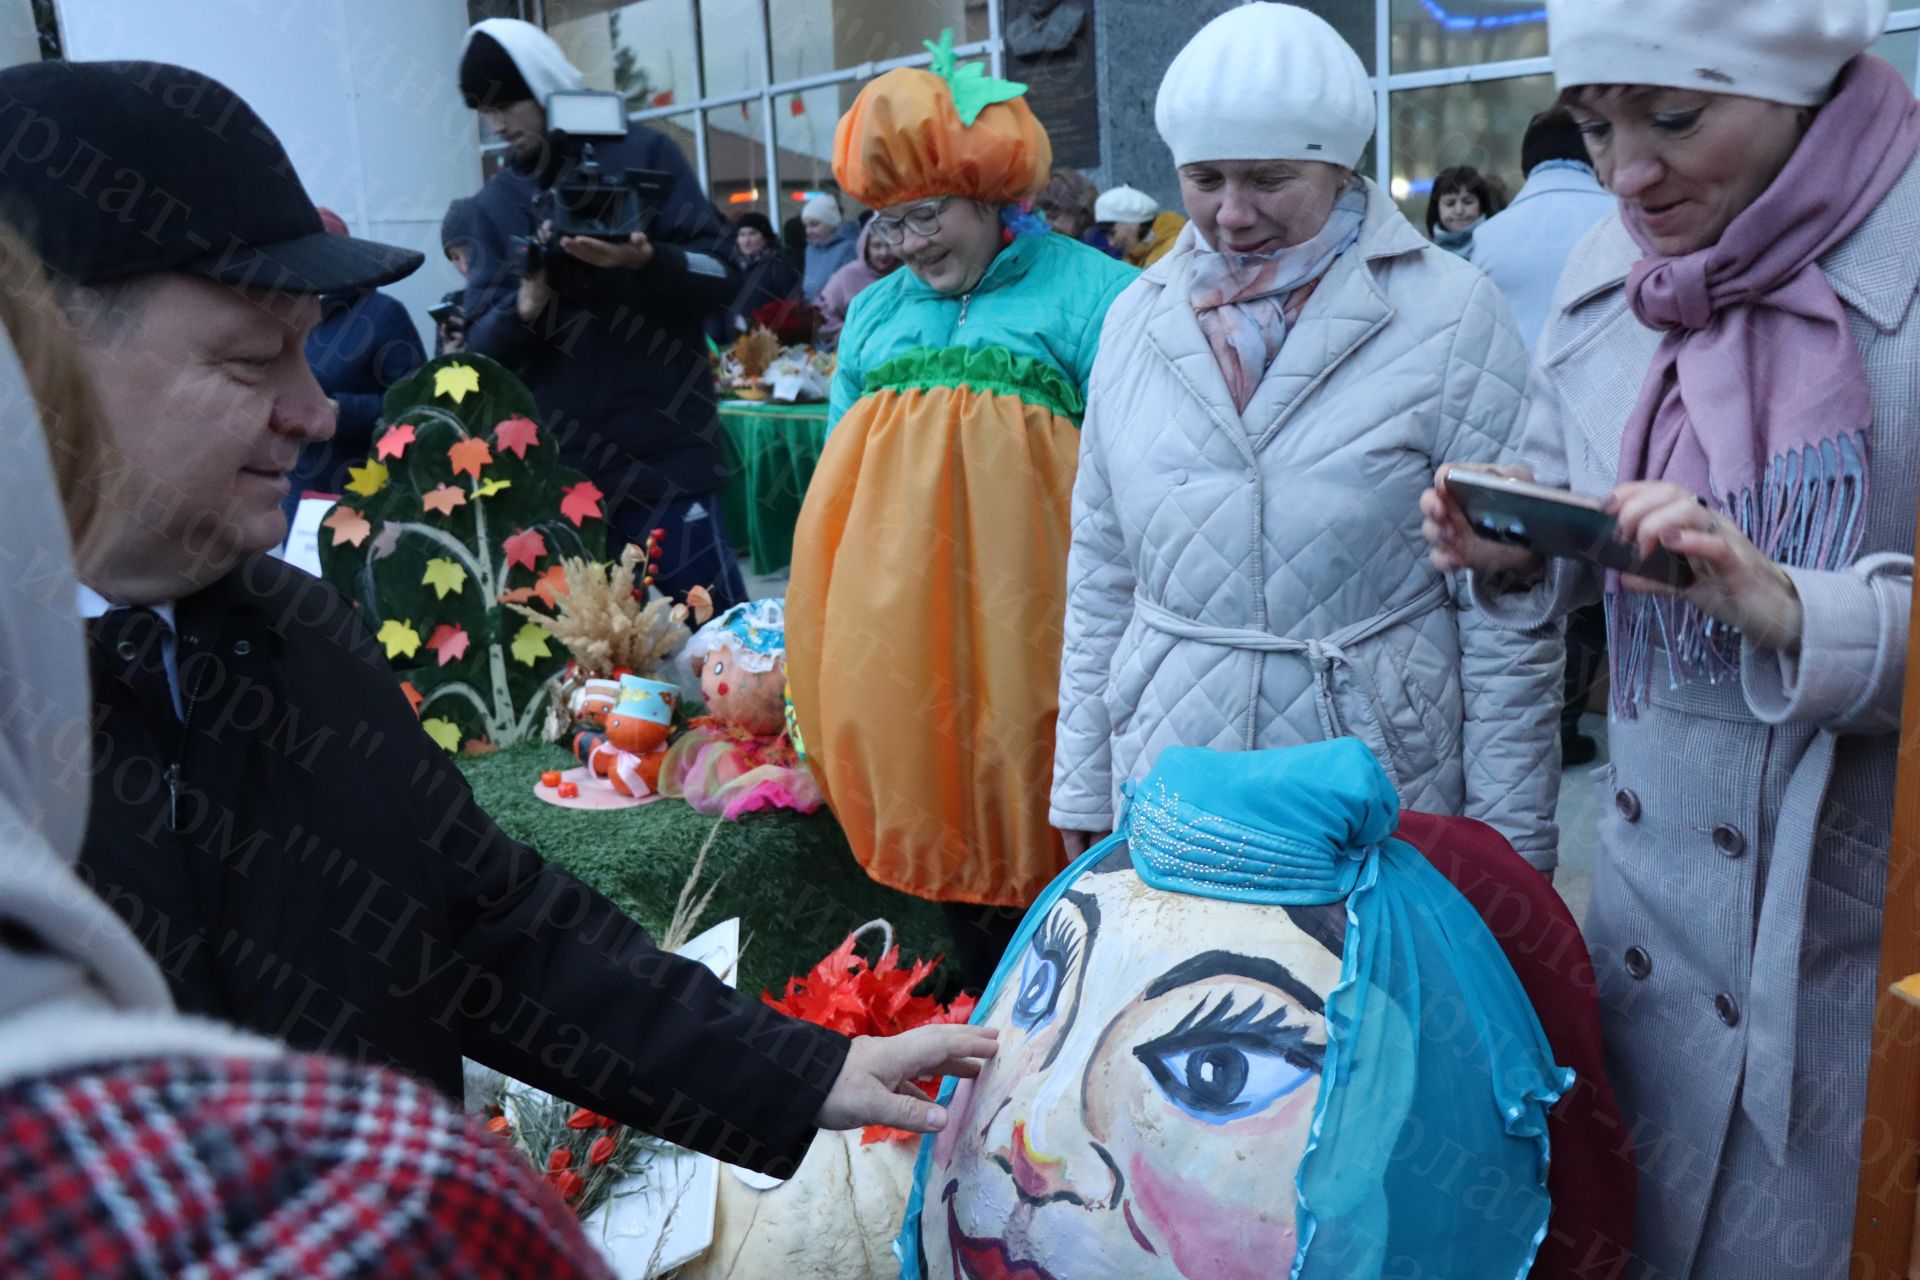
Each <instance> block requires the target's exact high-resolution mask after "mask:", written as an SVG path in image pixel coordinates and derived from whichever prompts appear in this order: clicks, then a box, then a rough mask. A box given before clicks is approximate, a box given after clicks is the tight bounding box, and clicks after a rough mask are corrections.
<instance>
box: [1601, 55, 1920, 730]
mask: <svg viewBox="0 0 1920 1280" xmlns="http://www.w3.org/2000/svg"><path fill="white" fill-rule="evenodd" d="M1839 84H1840V87H1839V91H1838V92H1837V93H1836V94H1835V95H1834V97H1833V99H1832V100H1831V101H1830V102H1828V103H1827V105H1826V106H1825V107H1823V108H1822V109H1821V110H1820V112H1819V114H1818V115H1816V116H1815V117H1814V120H1813V123H1812V125H1811V126H1810V127H1809V128H1808V130H1807V133H1806V136H1805V137H1804V138H1802V139H1801V141H1800V145H1799V147H1798V148H1797V149H1796V150H1795V151H1794V153H1793V156H1792V158H1791V159H1789V160H1788V161H1787V165H1786V168H1785V169H1783V170H1782V171H1781V173H1780V176H1779V177H1778V178H1776V179H1774V181H1773V184H1772V185H1771V186H1769V187H1768V188H1767V190H1766V191H1765V192H1764V193H1763V194H1762V195H1761V196H1760V198H1759V199H1758V200H1756V201H1754V203H1753V204H1751V205H1749V206H1748V207H1747V208H1746V209H1745V210H1744V211H1742V212H1741V213H1740V214H1739V215H1738V216H1737V217H1735V218H1734V220H1733V221H1732V223H1731V224H1729V225H1728V227H1727V229H1726V231H1725V232H1723V233H1722V234H1721V236H1720V239H1719V240H1718V241H1717V242H1716V243H1714V244H1712V245H1709V246H1708V247H1706V248H1704V249H1701V250H1698V251H1697V252H1694V253H1690V254H1686V255H1685V256H1682V257H1677V258H1667V257H1660V256H1658V255H1656V254H1654V252H1653V250H1652V248H1651V246H1650V245H1649V243H1648V240H1647V236H1646V233H1645V231H1644V230H1643V229H1642V228H1641V227H1640V226H1639V225H1638V224H1637V219H1635V217H1634V216H1633V215H1632V214H1631V213H1626V214H1625V222H1626V226H1627V230H1628V232H1629V233H1630V234H1631V235H1632V236H1633V238H1634V240H1635V242H1636V243H1638V244H1639V245H1640V247H1641V248H1642V249H1643V250H1645V251H1646V253H1647V256H1646V257H1645V258H1642V259H1641V260H1640V262H1639V263H1638V264H1636V265H1635V266H1634V268H1633V271H1632V273H1631V274H1630V275H1629V276H1628V277H1627V298H1628V301H1629V303H1630V304H1631V305H1632V307H1633V311H1634V314H1635V315H1636V316H1638V317H1639V318H1640V320H1641V322H1642V323H1643V324H1645V325H1647V326H1648V327H1650V328H1654V329H1660V330H1664V331H1665V334H1666V336H1665V338H1664V339H1662V341H1661V343H1660V347H1659V350H1658V351H1657V352H1656V354H1655V355H1654V359H1653V364H1652V367H1650V368H1649V369H1648V370H1647V377H1646V381H1645V382H1644V383H1643V384H1642V385H1641V389H1640V399H1639V402H1638V403H1637V404H1635V406H1634V409H1633V412H1632V414H1631V416H1629V417H1628V419H1627V422H1626V426H1625V428H1624V430H1623V432H1622V436H1621V441H1620V473H1619V480H1620V483H1622V484H1625V483H1627V482H1629V481H1634V480H1665V481H1669V482H1671V483H1674V484H1678V485H1680V486H1682V487H1683V488H1686V489H1689V490H1691V491H1693V492H1694V493H1696V494H1699V495H1701V496H1702V497H1704V498H1706V499H1707V500H1708V501H1709V502H1711V503H1712V504H1713V506H1714V508H1715V509H1716V510H1718V511H1720V512H1722V513H1723V514H1725V515H1726V516H1728V517H1729V518H1730V519H1732V520H1733V521H1734V523H1735V524H1737V525H1738V526H1739V528H1740V531H1741V532H1742V533H1744V534H1746V536H1747V537H1748V538H1750V539H1751V540H1752V541H1753V543H1754V545H1755V546H1757V547H1759V548H1760V550H1761V551H1763V552H1765V553H1766V554H1767V555H1768V556H1769V557H1770V558H1772V559H1773V560H1775V561H1777V562H1779V563H1781V564H1785V565H1791V566H1793V567H1796V568H1808V569H1833V568H1838V567H1840V566H1841V565H1844V564H1847V563H1849V562H1850V561H1851V560H1852V559H1853V557H1854V555H1855V553H1856V551H1857V550H1858V548H1859V544H1860V537H1861V532H1862V527H1863V525H1864V521H1865V510H1866V499H1867V447H1868V428H1869V426H1870V425H1871V421H1872V416H1873V409H1872V405H1871V403H1870V401H1869V399H1868V394H1867V374H1866V366H1865V365H1864V363H1863V362H1862V361H1861V358H1860V352H1859V350H1858V348H1856V347H1855V346H1854V342H1853V335H1852V334H1851V333H1850V332H1849V330H1848V327H1847V318H1846V314H1845V313H1844V312H1843V311H1842V309H1841V306H1840V299H1839V298H1838V297H1836V296H1835V294H1834V292H1833V286H1832V285H1830V284H1829V283H1828V282H1827V278H1826V276H1825V275H1824V274H1823V273H1822V272H1821V270H1820V267H1819V259H1820V257H1821V256H1822V255H1823V254H1825V253H1826V252H1827V251H1829V250H1830V249H1832V248H1833V247H1834V246H1835V245H1838V244H1839V243H1840V242H1841V241H1843V240H1845V239H1846V238H1847V237H1848V236H1849V235H1851V234H1853V232H1854V230H1855V229H1856V228H1858V227H1859V226H1860V224H1861V223H1863V222H1865V221H1866V219H1867V215H1868V214H1870V213H1872V212H1873V210H1874V208H1875V206H1877V205H1878V204H1879V203H1880V201H1881V200H1882V199H1883V198H1884V197H1885V196H1886V194H1887V193H1888V192H1889V191H1891V190H1892V189H1893V186H1894V184H1895V183H1896V182H1898V181H1899V179H1900V176H1901V175H1902V174H1903V173H1904V172H1905V171H1906V168H1907V165H1908V163H1909V162H1910V161H1911V160H1912V159H1913V157H1914V154H1915V151H1916V150H1917V149H1920V106H1916V104H1915V102H1914V98H1913V94H1912V92H1911V91H1910V90H1909V89H1908V88H1907V84H1906V81H1905V80H1904V79H1902V78H1901V76H1900V73H1899V72H1897V71H1895V70H1894V69H1893V67H1892V66H1890V65H1889V64H1888V63H1886V62H1884V61H1882V60H1881V59H1879V58H1875V57H1870V56H1864V55H1863V56H1861V57H1858V58H1856V59H1854V60H1853V62H1851V63H1850V64H1848V66H1847V68H1846V70H1845V71H1843V72H1842V73H1841V77H1840V82H1839ZM1607 622H1608V631H1609V633H1610V639H1611V645H1612V665H1613V704H1614V710H1615V712H1616V713H1617V714H1619V715H1621V716H1623V717H1626V718H1632V716H1633V715H1634V714H1635V712H1636V711H1637V710H1638V708H1639V707H1640V706H1641V705H1642V704H1643V703H1644V702H1645V700H1646V697H1647V693H1648V691H1649V688H1650V684H1651V679H1652V670H1651V668H1652V661H1651V660H1652V650H1653V640H1654V629H1655V628H1656V627H1658V628H1659V631H1660V636H1661V638H1662V639H1663V641H1664V643H1665V646H1666V649H1667V653H1668V655H1669V659H1670V663H1671V668H1672V670H1671V676H1672V679H1673V681H1674V682H1675V683H1676V684H1678V683H1681V682H1683V681H1693V680H1701V679H1704V680H1707V681H1708V682H1713V681H1716V680H1719V679H1721V678H1723V677H1725V676H1727V675H1730V674H1732V673H1733V672H1734V671H1736V670H1737V669H1738V663H1739V656H1740V637H1739V635H1738V633H1736V632H1734V631H1732V630H1731V629H1730V628H1728V627H1727V626H1726V625H1725V624H1724V623H1719V622H1715V621H1714V620H1713V619H1711V618H1708V617H1707V616H1706V615H1705V614H1703V613H1701V612H1700V611H1699V610H1698V609H1695V608H1694V607H1693V606H1692V605H1690V604H1687V603H1686V602H1684V601H1680V600H1671V599H1665V598H1663V597H1659V596H1650V595H1643V594H1639V593H1635V592H1628V591H1623V590H1622V589H1621V587H1620V581H1619V575H1618V574H1609V575H1608V585H1607Z"/></svg>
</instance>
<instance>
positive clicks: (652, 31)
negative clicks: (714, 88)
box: [548, 0, 697, 156]
mask: <svg viewBox="0 0 1920 1280" xmlns="http://www.w3.org/2000/svg"><path fill="white" fill-rule="evenodd" d="M581 21H586V19H581ZM606 21H607V24H608V26H609V28H610V31H609V35H610V38H611V40H612V43H613V71H612V76H613V87H614V88H615V89H617V90H619V91H620V92H621V93H622V94H624V95H625V96H626V99H627V109H628V110H630V111H645V110H647V109H648V108H650V107H666V106H672V105H673V104H674V103H677V102H693V101H696V100H697V95H696V94H695V93H694V83H693V56H694V55H693V7H692V4H691V2H690V0H639V3H637V4H626V5H621V6H620V7H619V8H617V9H615V10H613V11H612V12H611V13H609V14H608V15H607V18H606ZM555 25H557V24H549V27H548V29H549V30H552V29H553V27H554V26H555ZM555 38H556V39H558V38H559V36H558V33H557V32H556V33H555ZM561 43H562V44H563V45H564V44H565V43H566V42H565V41H561ZM583 65H584V64H583ZM687 154H688V155H689V156H691V155H692V154H693V150H692V148H691V147H689V148H688V149H687Z"/></svg>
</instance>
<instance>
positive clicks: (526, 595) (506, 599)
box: [500, 587, 534, 604]
mask: <svg viewBox="0 0 1920 1280" xmlns="http://www.w3.org/2000/svg"><path fill="white" fill-rule="evenodd" d="M533 597H534V590H533V588H532V587H515V588H514V589H513V590H511V591H502V592H501V593H500V603H501V604H525V603H527V602H528V601H529V600H531V599H533Z"/></svg>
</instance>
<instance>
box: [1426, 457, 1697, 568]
mask: <svg viewBox="0 0 1920 1280" xmlns="http://www.w3.org/2000/svg"><path fill="white" fill-rule="evenodd" d="M1447 492H1448V493H1449V494H1450V495H1452V497H1453V500H1454V501H1455V502H1457V503H1459V504H1460V510H1461V511H1462V512H1464V513H1465V514H1466V517H1467V523H1468V524H1469V525H1471V526H1473V530H1474V532H1475V533H1478V534H1479V535H1480V536H1481V537H1483V538H1487V539H1489V540H1491V541H1493V542H1504V543H1508V544H1509V545H1511V546H1516V547H1526V548H1527V549H1528V550H1530V551H1538V552H1539V553H1540V554H1542V555H1547V556H1560V557H1564V558H1571V559H1576V560H1590V561H1592V562H1593V563H1595V564H1597V565H1600V566H1602V567H1604V568H1608V569H1618V570H1619V571H1620V572H1622V573H1630V574H1633V575H1635V576H1636V577H1641V578H1651V579H1653V580H1654V581H1655V582H1664V583H1666V584H1667V585H1668V586H1671V587H1677V588H1684V587H1689V586H1691V585H1693V570H1692V569H1691V568H1690V567H1689V566H1688V564H1687V562H1686V559H1685V558H1684V557H1682V556H1676V555H1674V554H1673V553H1672V552H1670V551H1668V550H1667V549H1666V548H1665V547H1655V548H1654V549H1653V554H1652V555H1650V556H1647V557H1646V558H1644V559H1642V558H1641V556H1640V553H1639V551H1638V550H1637V549H1635V548H1634V547H1633V546H1632V544H1630V543H1626V542H1622V541H1621V540H1620V539H1619V538H1617V537H1615V536H1614V529H1615V526H1616V525H1617V523H1618V522H1617V521H1616V520H1615V519H1614V518H1613V517H1612V516H1610V515H1608V514H1607V513H1606V512H1605V511H1604V510H1602V506H1603V499H1600V498H1593V497H1589V496H1588V495H1586V494H1584V493H1574V492H1573V491H1572V490H1570V489H1550V488H1548V487H1547V486H1545V485H1541V484H1531V483H1529V482H1527V481H1525V480H1510V479H1507V478H1506V477H1504V476H1496V475H1488V474H1487V473H1485V472H1480V471H1462V470H1460V469H1459V468H1457V467H1456V468H1454V469H1453V470H1451V471H1449V472H1447Z"/></svg>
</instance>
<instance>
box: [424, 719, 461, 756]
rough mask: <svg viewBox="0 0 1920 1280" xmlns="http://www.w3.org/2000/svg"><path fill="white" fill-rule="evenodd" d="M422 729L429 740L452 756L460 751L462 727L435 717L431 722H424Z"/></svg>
mask: <svg viewBox="0 0 1920 1280" xmlns="http://www.w3.org/2000/svg"><path fill="white" fill-rule="evenodd" d="M420 727H421V728H422V729H425V730H426V731H427V736H428V737H429V738H432V739H433V740H434V741H435V742H437V743H439V744H440V749H441V750H442V751H445V752H448V753H449V754H451V753H452V752H455V751H458V750H459V749H460V726H459V725H457V724H455V723H454V722H453V721H451V720H442V719H440V718H439V717H438V716H435V717H434V718H433V719H431V720H422V721H421V722H420Z"/></svg>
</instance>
